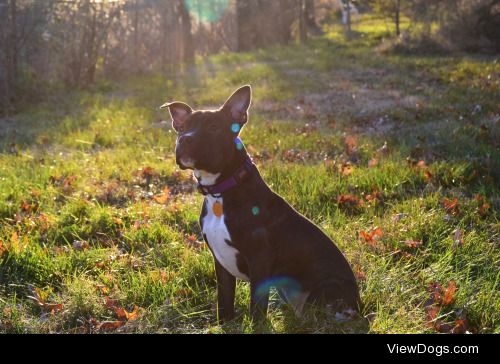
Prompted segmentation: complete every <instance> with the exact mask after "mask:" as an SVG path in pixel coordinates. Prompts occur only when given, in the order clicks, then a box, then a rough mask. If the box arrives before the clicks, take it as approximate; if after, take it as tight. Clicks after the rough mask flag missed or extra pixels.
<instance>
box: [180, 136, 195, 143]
mask: <svg viewBox="0 0 500 364" xmlns="http://www.w3.org/2000/svg"><path fill="white" fill-rule="evenodd" d="M192 141H193V137H192V136H191V135H181V136H180V137H179V141H178V143H179V145H188V144H191V143H192Z"/></svg>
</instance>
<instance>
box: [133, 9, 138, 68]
mask: <svg viewBox="0 0 500 364" xmlns="http://www.w3.org/2000/svg"><path fill="white" fill-rule="evenodd" d="M137 2H138V0H135V2H134V67H135V69H136V70H138V69H139V67H138V63H139V9H138V5H137Z"/></svg>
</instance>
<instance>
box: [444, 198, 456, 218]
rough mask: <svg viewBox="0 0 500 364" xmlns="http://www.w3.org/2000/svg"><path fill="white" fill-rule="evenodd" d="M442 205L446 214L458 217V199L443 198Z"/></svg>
mask: <svg viewBox="0 0 500 364" xmlns="http://www.w3.org/2000/svg"><path fill="white" fill-rule="evenodd" d="M442 203H443V207H444V209H445V210H446V212H448V213H450V214H452V215H458V214H459V213H460V209H459V203H458V198H456V197H455V198H453V199H452V200H451V199H449V198H446V197H445V198H444V199H443V201H442Z"/></svg>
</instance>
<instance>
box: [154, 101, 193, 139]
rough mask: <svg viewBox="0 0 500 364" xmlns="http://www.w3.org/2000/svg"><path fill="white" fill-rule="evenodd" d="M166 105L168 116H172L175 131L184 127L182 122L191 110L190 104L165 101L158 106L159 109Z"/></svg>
mask: <svg viewBox="0 0 500 364" xmlns="http://www.w3.org/2000/svg"><path fill="white" fill-rule="evenodd" d="M167 107H168V111H169V112H170V116H171V117H172V126H173V127H174V129H175V131H176V132H180V131H182V130H183V129H184V123H185V122H186V119H187V118H188V116H189V115H191V113H192V112H193V109H191V106H189V105H188V104H185V103H183V102H179V101H175V102H167V103H166V104H163V105H161V106H160V109H165V108H167Z"/></svg>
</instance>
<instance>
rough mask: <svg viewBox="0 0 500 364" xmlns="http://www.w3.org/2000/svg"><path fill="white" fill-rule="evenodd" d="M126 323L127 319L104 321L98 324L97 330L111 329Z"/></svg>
mask: <svg viewBox="0 0 500 364" xmlns="http://www.w3.org/2000/svg"><path fill="white" fill-rule="evenodd" d="M123 325H125V321H103V322H101V323H99V324H98V325H97V330H103V331H111V330H116V329H118V328H120V327H122V326H123Z"/></svg>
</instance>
